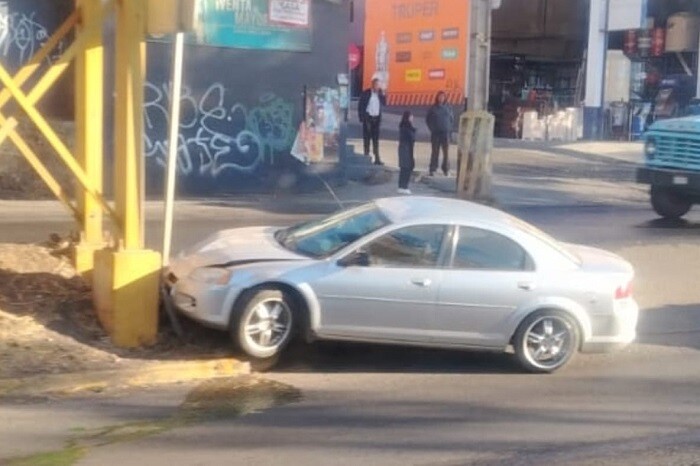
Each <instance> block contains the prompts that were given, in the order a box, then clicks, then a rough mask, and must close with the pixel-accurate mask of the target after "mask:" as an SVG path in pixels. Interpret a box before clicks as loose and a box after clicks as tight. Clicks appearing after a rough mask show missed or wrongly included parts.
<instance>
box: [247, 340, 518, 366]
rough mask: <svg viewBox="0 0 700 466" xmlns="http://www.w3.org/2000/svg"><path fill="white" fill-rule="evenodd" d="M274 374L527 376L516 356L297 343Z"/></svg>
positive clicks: (369, 345)
mask: <svg viewBox="0 0 700 466" xmlns="http://www.w3.org/2000/svg"><path fill="white" fill-rule="evenodd" d="M253 368H254V369H255V366H253ZM262 369H266V368H264V367H263V368H262ZM270 372H272V373H309V372H318V373H418V374H419V373H440V374H450V373H454V374H513V373H524V372H523V370H522V369H521V368H520V366H519V365H518V364H517V361H516V360H515V357H514V356H513V355H512V354H506V353H493V352H484V351H464V350H441V349H426V348H417V347H405V346H390V345H378V344H365V343H346V342H316V343H312V344H306V343H302V342H295V343H293V344H292V345H290V346H289V347H288V348H287V350H286V351H285V352H284V354H282V355H281V356H280V358H279V360H278V361H276V364H275V366H274V367H272V368H271V370H270Z"/></svg>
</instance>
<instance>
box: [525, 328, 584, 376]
mask: <svg viewBox="0 0 700 466" xmlns="http://www.w3.org/2000/svg"><path fill="white" fill-rule="evenodd" d="M574 332H575V330H574V329H573V327H572V324H571V323H570V322H569V321H568V320H566V319H564V318H562V317H559V316H542V317H540V318H538V319H536V320H535V321H533V322H532V323H531V324H530V326H529V327H528V328H527V330H525V339H524V341H523V345H525V346H526V347H525V348H524V350H525V352H524V353H525V357H526V358H527V360H528V362H529V363H530V364H532V365H533V366H535V367H538V368H540V369H544V370H552V369H556V368H557V367H559V366H560V365H562V364H564V363H566V361H567V360H568V359H569V356H570V355H571V353H572V351H575V348H574V345H575V342H576V338H575V334H574Z"/></svg>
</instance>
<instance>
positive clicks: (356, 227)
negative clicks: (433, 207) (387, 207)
mask: <svg viewBox="0 0 700 466" xmlns="http://www.w3.org/2000/svg"><path fill="white" fill-rule="evenodd" d="M389 223H390V222H389V219H387V218H386V216H385V215H384V214H383V213H382V211H381V210H380V209H379V208H378V207H377V206H376V205H375V204H374V203H370V204H365V205H362V206H360V207H355V208H352V209H348V210H343V211H341V212H338V213H336V214H333V215H330V216H328V217H324V218H321V219H317V220H312V221H310V222H304V223H301V224H299V225H296V226H293V227H290V228H286V229H282V230H279V231H278V232H277V233H275V239H276V240H277V241H278V242H279V243H280V244H281V245H282V246H283V247H284V248H286V249H289V250H290V251H294V252H296V253H297V254H301V255H304V256H309V257H313V258H317V259H322V258H326V257H328V256H331V255H332V254H334V253H336V252H338V251H340V250H341V249H343V248H344V247H345V246H348V245H350V244H352V243H354V242H355V241H357V240H359V239H360V238H362V237H363V236H366V235H368V234H370V233H372V232H374V231H377V230H379V229H380V228H383V227H385V226H387V225H389Z"/></svg>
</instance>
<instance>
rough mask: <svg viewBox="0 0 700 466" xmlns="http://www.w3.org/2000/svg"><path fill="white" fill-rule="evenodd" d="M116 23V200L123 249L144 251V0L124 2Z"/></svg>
mask: <svg viewBox="0 0 700 466" xmlns="http://www.w3.org/2000/svg"><path fill="white" fill-rule="evenodd" d="M116 14H117V22H116V27H117V29H116V44H115V45H116V50H115V53H116V68H115V71H116V76H115V87H116V96H117V98H116V102H117V105H116V108H115V110H114V115H115V126H114V139H115V141H114V156H115V169H114V179H115V183H114V194H115V196H114V200H115V208H116V211H117V216H118V217H119V219H120V220H121V222H122V224H121V225H122V230H121V231H122V238H121V240H122V241H123V247H124V248H125V249H140V248H142V247H143V241H142V238H141V224H142V222H143V218H142V217H143V212H141V189H142V184H141V168H140V167H141V165H142V159H143V155H144V154H143V147H144V145H143V144H144V143H143V113H142V111H143V86H144V73H145V69H144V68H145V48H144V44H145V38H146V37H145V36H146V8H145V2H143V1H142V0H121V1H120V2H119V3H118V5H117V11H116Z"/></svg>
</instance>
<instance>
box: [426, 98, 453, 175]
mask: <svg viewBox="0 0 700 466" xmlns="http://www.w3.org/2000/svg"><path fill="white" fill-rule="evenodd" d="M425 122H426V124H427V125H428V129H429V130H430V142H431V143H432V152H431V154H430V176H433V175H434V174H435V171H436V170H437V168H438V162H439V159H440V149H442V154H443V156H442V157H443V158H442V172H443V173H444V174H445V176H447V175H448V174H449V173H450V161H449V159H448V151H449V148H450V133H451V132H452V127H453V125H454V116H453V114H452V109H451V108H450V106H449V105H447V96H446V95H445V93H444V92H442V91H440V92H438V94H437V96H436V97H435V104H434V105H433V106H432V107H430V110H429V111H428V115H427V117H426V118H425Z"/></svg>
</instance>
